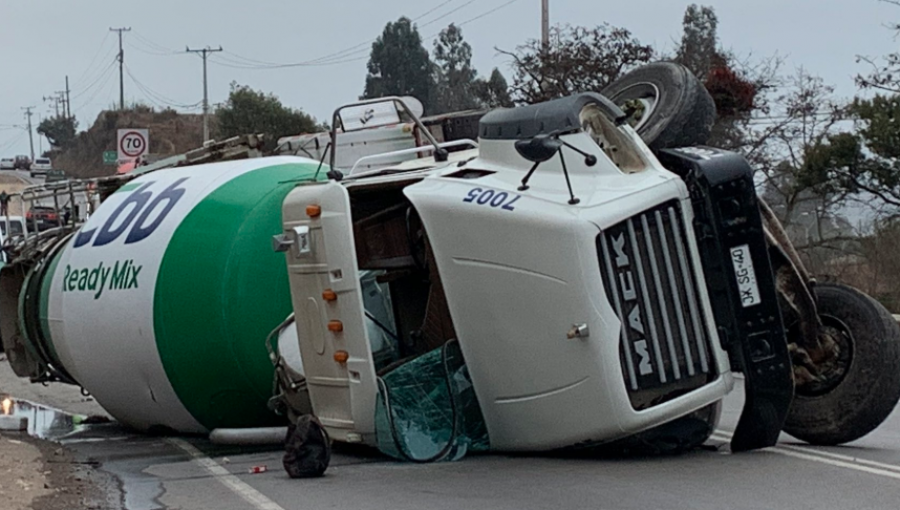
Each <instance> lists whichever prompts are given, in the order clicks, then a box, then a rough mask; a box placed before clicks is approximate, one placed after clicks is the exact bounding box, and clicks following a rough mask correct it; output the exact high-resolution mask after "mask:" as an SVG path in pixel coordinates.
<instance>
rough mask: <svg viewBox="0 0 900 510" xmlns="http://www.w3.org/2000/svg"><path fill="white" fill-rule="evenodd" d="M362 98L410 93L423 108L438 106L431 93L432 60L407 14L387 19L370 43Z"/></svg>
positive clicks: (428, 109)
mask: <svg viewBox="0 0 900 510" xmlns="http://www.w3.org/2000/svg"><path fill="white" fill-rule="evenodd" d="M367 67H368V74H367V75H366V88H365V92H364V93H363V98H364V99H372V98H378V97H384V96H394V95H396V96H413V97H415V98H417V99H419V100H420V101H422V104H423V105H425V109H426V111H428V112H430V111H434V110H436V109H437V108H436V107H437V105H436V101H435V100H434V98H433V95H434V88H435V83H434V63H433V62H432V61H431V58H429V56H428V51H427V50H426V49H425V48H424V47H423V46H422V37H421V36H420V35H419V31H418V29H417V28H416V26H415V25H413V23H412V21H410V20H409V18H406V17H402V18H400V19H399V20H397V21H395V22H393V23H388V24H387V25H386V26H385V27H384V31H383V32H382V34H381V35H380V36H379V37H378V39H376V40H375V42H373V43H372V52H371V54H370V56H369V63H368V65H367Z"/></svg>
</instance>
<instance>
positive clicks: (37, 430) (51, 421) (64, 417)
mask: <svg viewBox="0 0 900 510" xmlns="http://www.w3.org/2000/svg"><path fill="white" fill-rule="evenodd" d="M0 414H3V415H7V416H17V417H25V418H28V429H27V430H26V432H27V433H28V435H29V436H33V437H36V438H39V439H60V438H62V437H65V436H67V435H69V434H72V433H74V432H79V431H81V430H84V428H85V427H86V426H85V425H84V424H82V421H83V420H84V419H85V417H84V416H79V415H73V414H69V413H66V412H63V411H60V410H59V409H53V408H52V407H46V406H42V405H40V404H35V403H33V402H29V401H27V400H20V399H17V398H14V397H12V396H10V395H4V394H0Z"/></svg>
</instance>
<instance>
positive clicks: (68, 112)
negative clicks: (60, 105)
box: [66, 74, 72, 119]
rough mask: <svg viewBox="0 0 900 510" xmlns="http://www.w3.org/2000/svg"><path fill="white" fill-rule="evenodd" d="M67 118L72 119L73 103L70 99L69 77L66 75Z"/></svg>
mask: <svg viewBox="0 0 900 510" xmlns="http://www.w3.org/2000/svg"><path fill="white" fill-rule="evenodd" d="M66 118H67V119H71V118H72V101H71V100H70V99H69V75H68V74H67V75H66Z"/></svg>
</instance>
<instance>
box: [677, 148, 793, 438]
mask: <svg viewBox="0 0 900 510" xmlns="http://www.w3.org/2000/svg"><path fill="white" fill-rule="evenodd" d="M660 160H661V161H662V162H663V164H665V165H666V167H668V168H669V169H671V170H672V171H675V172H676V173H679V174H681V175H682V176H683V178H684V179H685V182H686V183H687V185H688V189H689V190H690V193H691V200H692V203H693V208H694V213H695V221H694V229H695V234H696V236H697V243H698V247H699V248H700V255H701V260H702V262H703V272H704V275H705V279H706V285H707V291H708V293H709V297H710V302H711V303H712V307H713V314H714V315H715V319H716V325H717V327H718V333H719V338H720V341H721V342H722V347H723V348H724V349H725V350H727V351H728V353H729V358H730V360H731V364H732V370H734V371H738V372H743V373H744V374H745V392H746V399H745V403H744V409H743V412H742V414H741V418H740V421H739V422H738V427H737V430H736V431H735V435H734V438H733V439H732V450H734V451H742V450H750V449H755V448H764V447H767V446H772V445H774V444H775V442H776V441H777V439H778V434H779V433H780V431H781V429H782V427H783V425H784V420H785V418H786V417H787V413H788V410H789V408H790V404H791V399H792V398H793V378H792V366H791V360H790V356H789V354H788V350H787V342H786V340H785V334H784V326H783V324H782V319H781V311H780V309H779V305H778V296H777V292H776V288H775V277H774V274H773V272H772V267H771V262H770V261H769V253H768V247H767V244H766V239H765V235H764V232H763V227H762V221H761V219H760V216H759V205H758V199H757V197H756V191H755V187H754V182H753V172H752V169H751V168H750V166H749V165H748V164H747V162H746V161H745V160H744V159H743V158H741V157H740V156H738V155H736V154H732V153H727V152H722V151H718V150H715V149H705V148H704V149H699V150H697V149H684V150H668V151H662V154H661V155H660Z"/></svg>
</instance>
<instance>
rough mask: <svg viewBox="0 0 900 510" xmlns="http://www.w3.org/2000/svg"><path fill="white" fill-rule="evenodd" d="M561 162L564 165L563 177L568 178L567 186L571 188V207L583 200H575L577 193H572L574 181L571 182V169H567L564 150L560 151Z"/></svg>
mask: <svg viewBox="0 0 900 510" xmlns="http://www.w3.org/2000/svg"><path fill="white" fill-rule="evenodd" d="M559 161H560V163H562V171H563V175H564V176H565V177H566V186H568V188H569V205H575V204H577V203H578V202H581V200H579V199H577V198H575V193H574V192H573V191H572V181H570V180H569V169H568V168H567V167H566V158H564V157H563V153H562V148H560V150H559Z"/></svg>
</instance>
